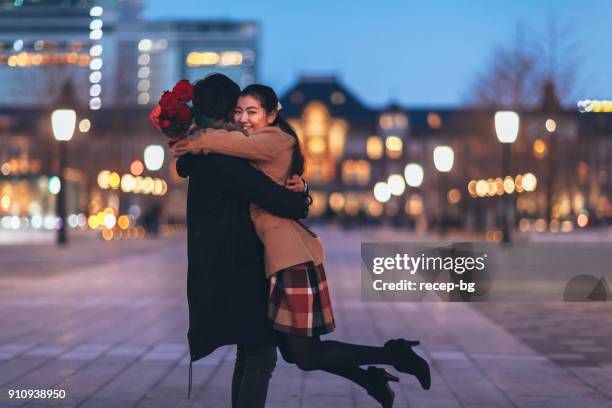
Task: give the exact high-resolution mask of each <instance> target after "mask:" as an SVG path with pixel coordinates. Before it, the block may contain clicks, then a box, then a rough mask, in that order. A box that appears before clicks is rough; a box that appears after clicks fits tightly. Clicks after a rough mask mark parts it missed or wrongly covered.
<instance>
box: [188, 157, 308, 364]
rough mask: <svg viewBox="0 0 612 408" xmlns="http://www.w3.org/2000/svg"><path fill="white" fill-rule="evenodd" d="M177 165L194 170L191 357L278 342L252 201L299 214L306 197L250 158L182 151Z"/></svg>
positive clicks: (289, 214)
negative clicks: (233, 346) (271, 320)
mask: <svg viewBox="0 0 612 408" xmlns="http://www.w3.org/2000/svg"><path fill="white" fill-rule="evenodd" d="M177 171H178V172H179V174H180V175H181V176H183V177H185V176H187V175H189V190H188V197H187V230H188V260H189V271H188V280H187V295H188V301H189V322H190V329H189V343H190V350H191V354H192V360H197V359H199V358H201V357H204V356H205V355H207V354H209V353H210V352H212V351H213V350H214V349H215V348H216V347H218V346H220V345H224V344H238V343H241V344H253V345H264V344H272V343H273V335H272V331H271V330H270V329H269V324H268V322H267V319H266V314H267V307H268V299H267V290H268V289H267V280H266V278H265V270H264V264H263V248H262V245H261V243H260V241H259V239H258V238H257V235H256V233H255V229H254V227H253V223H252V222H251V218H250V214H249V203H250V202H255V203H257V204H259V205H262V206H263V207H264V208H266V209H267V210H268V211H271V212H273V213H276V214H278V215H280V216H284V217H291V218H298V217H303V216H304V215H305V212H306V211H307V204H306V201H305V199H304V198H303V197H301V196H300V195H299V194H297V193H292V192H290V191H288V190H285V189H284V188H282V187H280V186H278V185H276V184H275V183H274V182H273V181H271V180H269V179H267V178H266V177H265V176H264V175H263V174H261V173H260V172H258V171H257V170H255V169H254V168H253V167H252V166H251V165H250V164H249V162H248V161H245V160H243V159H238V158H234V157H230V156H222V155H214V154H211V155H207V156H192V155H187V156H183V157H181V158H180V159H179V161H178V162H177Z"/></svg>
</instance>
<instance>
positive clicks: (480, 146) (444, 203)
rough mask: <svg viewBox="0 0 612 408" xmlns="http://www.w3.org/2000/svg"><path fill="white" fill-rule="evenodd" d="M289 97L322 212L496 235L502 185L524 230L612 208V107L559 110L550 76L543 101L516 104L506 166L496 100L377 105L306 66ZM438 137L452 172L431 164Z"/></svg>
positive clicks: (589, 219)
mask: <svg viewBox="0 0 612 408" xmlns="http://www.w3.org/2000/svg"><path fill="white" fill-rule="evenodd" d="M282 104H283V110H282V114H283V115H284V116H285V117H286V118H288V120H289V122H290V123H291V124H292V125H293V126H294V127H295V129H296V130H297V132H298V134H299V136H300V139H301V141H302V146H303V149H304V153H305V155H306V157H307V170H306V175H305V177H306V179H307V180H308V181H309V183H310V185H311V186H312V195H313V198H314V205H313V207H312V211H311V215H313V216H315V217H323V218H325V217H328V218H332V217H333V218H336V219H339V220H341V221H342V222H346V223H349V224H353V223H360V222H361V223H363V222H381V221H386V222H390V223H392V224H395V225H404V226H410V227H414V228H416V229H421V230H426V229H431V228H432V227H433V228H435V227H438V226H440V224H446V225H447V226H448V227H450V228H463V229H470V230H479V231H486V230H490V231H495V232H494V235H492V236H491V237H490V238H491V239H495V240H497V239H499V237H500V235H499V234H500V233H499V231H496V230H497V228H498V226H499V223H500V220H499V216H500V213H501V205H502V196H504V195H510V197H511V201H512V203H513V208H514V211H513V214H512V215H513V217H512V218H513V219H512V222H513V224H514V225H515V226H516V227H518V228H520V229H521V230H524V231H527V230H537V231H545V230H552V231H570V230H572V229H574V228H578V227H585V226H587V225H598V224H603V223H605V222H607V220H609V219H610V218H611V217H612V207H611V205H610V201H611V199H612V178H611V173H610V166H611V165H612V115H610V114H605V113H579V112H577V111H564V110H562V109H561V107H560V106H559V104H558V100H557V98H556V95H555V91H554V87H552V85H550V84H549V85H548V86H547V87H546V89H543V90H542V104H541V109H539V110H535V111H530V112H519V116H520V129H519V137H518V139H517V141H516V142H515V143H513V144H512V146H511V162H510V165H511V167H510V169H511V171H510V172H509V174H502V170H501V160H502V149H501V144H500V143H499V141H498V140H497V138H496V135H495V124H494V116H495V112H494V111H482V110H469V109H448V108H445V109H438V108H434V107H432V108H431V109H422V108H417V109H413V108H403V107H400V106H398V105H397V104H390V105H389V106H388V107H386V108H384V109H373V108H369V107H366V106H365V105H364V104H363V103H361V102H360V101H359V100H358V98H356V97H355V95H354V94H353V93H352V92H351V91H350V90H348V89H347V88H346V87H344V86H343V85H342V84H341V83H340V82H339V81H338V80H337V79H336V78H334V77H333V76H328V77H321V76H305V77H302V78H301V79H300V81H299V82H298V83H297V84H295V86H293V87H292V88H291V89H289V90H288V91H287V92H286V95H285V96H284V98H283V99H282ZM439 146H443V147H445V148H446V151H448V150H452V153H453V156H452V157H451V158H450V163H449V165H450V166H451V169H450V171H438V170H437V168H436V164H435V161H434V151H435V150H436V148H437V147H439ZM448 147H450V149H448ZM495 234H497V235H495Z"/></svg>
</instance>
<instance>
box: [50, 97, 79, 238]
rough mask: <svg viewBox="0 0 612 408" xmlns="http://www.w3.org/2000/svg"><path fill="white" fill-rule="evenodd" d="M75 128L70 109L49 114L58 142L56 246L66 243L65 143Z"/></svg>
mask: <svg viewBox="0 0 612 408" xmlns="http://www.w3.org/2000/svg"><path fill="white" fill-rule="evenodd" d="M75 127H76V112H75V111H74V110H72V109H57V110H55V111H53V113H52V114H51V128H52V130H53V137H55V140H57V141H58V142H59V148H60V169H59V191H58V194H57V205H56V215H57V217H58V218H59V219H60V226H59V229H58V231H57V244H58V245H65V244H66V243H67V242H68V236H67V235H66V182H65V179H64V171H65V169H66V156H67V148H66V142H68V141H69V140H70V139H72V135H73V134H74V130H75Z"/></svg>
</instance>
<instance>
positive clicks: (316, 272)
mask: <svg viewBox="0 0 612 408" xmlns="http://www.w3.org/2000/svg"><path fill="white" fill-rule="evenodd" d="M268 318H269V319H270V320H271V321H272V325H273V327H274V329H275V330H278V331H281V332H284V333H289V334H293V335H296V336H308V337H311V336H320V335H323V334H326V333H330V332H332V331H333V330H334V328H335V327H336V323H335V322H334V313H333V311H332V306H331V299H330V297H329V289H328V287H327V280H326V278H325V270H324V269H323V265H317V266H315V265H314V263H312V262H307V263H303V264H299V265H295V266H292V267H290V268H287V269H283V270H282V271H279V272H277V273H275V274H274V275H272V277H271V278H270V305H269V306H268Z"/></svg>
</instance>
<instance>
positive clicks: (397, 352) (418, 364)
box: [385, 339, 431, 390]
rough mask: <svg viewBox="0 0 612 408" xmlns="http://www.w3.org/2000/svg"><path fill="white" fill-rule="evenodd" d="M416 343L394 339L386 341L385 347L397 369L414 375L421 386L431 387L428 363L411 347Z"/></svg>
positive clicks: (416, 344)
mask: <svg viewBox="0 0 612 408" xmlns="http://www.w3.org/2000/svg"><path fill="white" fill-rule="evenodd" d="M418 345H419V342H418V341H410V340H406V339H396V340H389V341H388V342H386V343H385V348H386V349H387V350H389V351H390V352H391V355H392V356H393V367H395V369H396V370H397V371H400V372H402V373H407V374H412V375H414V376H415V377H416V378H417V380H419V383H420V384H421V387H423V389H425V390H428V389H429V388H430V387H431V372H430V371H429V364H428V363H427V361H425V359H423V358H422V357H421V356H419V355H418V354H417V353H415V352H414V351H413V350H412V347H414V346H418Z"/></svg>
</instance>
